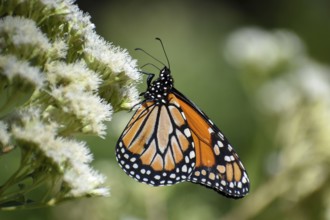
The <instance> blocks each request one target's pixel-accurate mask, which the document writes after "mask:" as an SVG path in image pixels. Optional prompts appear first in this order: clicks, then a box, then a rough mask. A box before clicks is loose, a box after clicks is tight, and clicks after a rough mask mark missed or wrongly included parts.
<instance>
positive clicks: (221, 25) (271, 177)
mask: <svg viewBox="0 0 330 220" xmlns="http://www.w3.org/2000/svg"><path fill="white" fill-rule="evenodd" d="M78 4H79V5H80V7H81V8H82V9H83V10H84V11H86V12H88V13H90V15H91V17H92V21H93V22H94V23H95V24H96V30H97V31H98V33H99V34H100V35H102V36H104V37H105V38H107V39H109V40H111V41H112V42H114V44H116V45H120V46H121V47H123V48H127V49H128V50H129V51H130V52H131V55H132V56H133V57H135V58H136V59H138V60H139V64H140V65H143V64H145V63H148V62H150V58H148V57H146V56H145V55H144V54H142V53H139V52H135V51H134V48H135V47H142V48H143V49H145V50H146V51H148V52H150V53H152V54H153V55H154V56H155V57H157V58H159V59H161V60H165V58H164V55H163V53H162V50H161V48H160V46H159V44H158V43H157V42H156V41H154V37H160V38H162V40H163V41H164V44H165V47H166V50H167V53H168V55H169V58H170V62H171V69H172V73H173V76H174V78H175V86H176V88H178V89H179V90H180V91H182V92H183V93H184V94H185V95H186V96H187V97H189V98H190V99H191V100H193V101H194V102H195V103H196V104H197V105H198V106H200V107H201V108H202V109H203V110H204V111H205V112H206V113H207V114H208V116H209V117H210V118H211V119H212V120H213V121H214V122H215V123H216V124H217V125H218V126H219V127H220V129H221V130H222V131H224V133H225V134H226V136H227V137H228V138H229V140H230V141H231V143H232V145H233V146H234V147H235V149H236V150H237V152H238V154H239V155H240V158H241V159H242V161H243V162H244V164H245V167H246V168H247V171H248V173H249V177H250V180H251V187H252V188H251V193H250V194H249V195H248V196H247V197H246V198H244V199H241V200H230V199H227V198H225V197H222V196H220V195H219V194H217V193H215V192H214V191H212V190H209V189H206V188H204V187H201V186H198V185H195V184H191V183H182V184H177V185H175V186H171V187H159V188H154V187H151V186H147V185H144V184H141V183H138V182H136V181H134V180H133V179H131V178H130V177H128V176H126V174H125V173H124V172H122V170H121V169H120V168H119V166H118V165H117V163H116V160H115V157H114V148H115V143H116V141H117V138H118V137H119V135H120V133H121V131H122V129H123V128H124V126H125V125H126V123H127V122H128V120H129V118H130V117H131V113H126V112H120V113H117V114H115V115H114V117H113V121H112V122H111V124H112V125H116V126H111V127H109V129H108V136H107V138H106V139H105V140H100V139H97V138H90V139H89V140H88V141H89V143H90V146H94V147H92V150H93V153H94V155H95V164H94V165H95V166H96V167H97V168H98V169H99V170H101V171H103V173H104V174H106V175H107V176H108V182H109V184H110V186H111V189H112V192H111V197H110V198H107V199H103V198H102V199H99V198H96V199H84V200H81V201H79V202H68V203H66V204H63V205H61V206H58V207H53V208H48V209H42V210H31V211H19V212H15V213H14V212H11V213H0V219H6V220H7V219H8V220H11V219H18V218H22V217H23V216H24V218H25V219H35V220H38V219H50V220H57V219H68V220H70V219H82V220H84V219H89V220H93V219H95V220H96V219H120V220H138V219H148V220H151V219H157V220H167V219H190V220H195V219H196V220H197V219H330V199H329V198H330V188H329V186H328V184H327V182H329V170H330V169H329V168H330V166H329V161H330V156H329V155H330V152H329V151H330V149H329V143H330V140H329V135H328V134H329V131H330V128H329V123H327V122H329V121H330V116H329V109H330V108H329V97H330V94H329V90H328V89H327V88H328V86H329V85H330V84H329V77H330V76H329V74H330V73H329V69H328V67H327V66H326V65H329V58H330V44H327V43H325V42H327V41H328V39H329V38H330V26H329V18H330V13H329V4H330V3H329V1H325V0H317V1H298V0H293V1H275V0H272V1H267V2H263V1H258V0H253V1H248V2H246V1H241V0H236V1H202V2H199V1H192V0H191V1H188V0H186V1H148V0H144V1H110V2H107V3H105V2H103V1H99V2H98V1H81V2H78ZM251 26H254V27H255V28H252V29H251V28H250V29H248V30H253V31H254V32H253V33H256V32H257V33H259V35H256V36H263V37H265V38H262V39H269V38H272V37H273V38H275V39H277V40H275V41H276V42H277V43H275V44H276V45H282V46H283V44H284V45H285V43H287V42H284V40H285V39H287V38H283V39H278V37H276V36H277V33H278V32H276V31H274V30H279V29H286V31H285V32H280V33H289V35H290V36H293V38H295V40H293V41H292V42H296V43H298V44H301V47H299V48H300V49H297V50H295V51H296V53H292V54H291V56H287V57H285V62H278V63H276V65H275V66H274V68H273V67H272V68H269V67H267V68H263V67H262V68H259V67H260V66H262V65H264V64H265V63H268V62H269V59H271V58H272V56H273V53H279V50H278V49H279V48H281V47H277V49H274V47H273V50H272V49H271V50H268V49H269V48H268V49H267V47H266V49H265V50H266V52H267V53H265V54H261V55H260V54H259V53H261V52H264V51H265V50H261V49H263V48H261V49H260V50H259V47H258V45H259V46H262V44H259V43H260V41H256V42H254V43H253V42H252V43H251V45H255V50H253V51H254V52H255V53H257V52H258V51H259V52H258V53H257V55H258V54H259V57H257V58H258V59H252V60H249V61H248V62H240V61H239V60H238V59H237V56H236V57H235V55H234V56H233V55H232V54H231V55H230V52H229V51H231V49H230V48H228V45H229V44H230V42H229V39H232V37H233V36H237V35H235V34H240V33H241V34H242V35H244V36H246V35H245V34H246V32H244V31H242V32H239V30H244V29H242V28H245V27H251ZM236 30H238V32H237V31H236ZM260 34H261V35H260ZM265 35H266V36H265ZM274 36H275V37H274ZM268 37H269V38H268ZM273 38H272V39H273ZM252 39H255V37H252ZM257 39H258V38H257ZM281 43H283V44H281ZM249 44H250V42H248V41H247V42H246V43H245V44H243V45H242V47H241V48H239V50H240V51H241V52H242V53H244V51H245V52H246V50H247V47H246V46H247V45H249ZM251 45H250V47H252V46H251ZM266 45H267V44H266ZM290 46H292V45H291V43H289V44H287V45H285V46H284V47H282V50H284V55H285V54H286V55H287V54H288V53H289V51H288V50H286V49H288V48H289V49H290V48H291V47H290ZM238 54H239V53H238ZM243 55H244V54H243ZM263 59H264V60H263ZM243 60H244V59H243ZM245 61H246V58H245ZM253 62H254V64H253ZM320 63H322V64H320ZM252 64H253V65H252ZM275 67H276V68H275ZM147 70H148V71H157V70H155V69H153V68H151V67H150V69H147ZM191 85H194V86H191ZM140 88H141V89H140V91H143V90H144V89H145V84H142V85H141V86H140ZM3 169H10V164H8V168H3Z"/></svg>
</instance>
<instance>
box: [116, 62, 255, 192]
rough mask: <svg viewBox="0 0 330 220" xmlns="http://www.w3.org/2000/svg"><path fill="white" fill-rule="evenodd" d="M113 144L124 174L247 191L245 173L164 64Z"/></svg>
mask: <svg viewBox="0 0 330 220" xmlns="http://www.w3.org/2000/svg"><path fill="white" fill-rule="evenodd" d="M148 75H149V76H148V79H147V86H148V88H147V90H146V91H145V92H144V93H142V94H141V95H143V97H144V100H143V101H142V103H141V104H140V106H139V108H138V109H137V111H136V112H135V113H134V115H133V117H132V119H131V120H130V122H129V123H128V125H127V126H126V128H125V129H124V131H123V133H122V135H121V137H120V138H119V140H118V142H117V145H116V158H117V161H118V163H119V165H120V167H121V168H122V169H123V170H124V171H125V173H126V174H128V175H129V176H131V177H132V178H134V179H136V180H137V181H139V182H143V183H146V184H149V185H153V186H163V185H173V184H176V183H179V182H183V181H188V182H193V183H198V184H201V185H203V186H206V187H209V188H212V189H214V190H216V191H217V192H219V193H221V194H223V195H225V196H227V197H231V198H241V197H243V196H245V195H246V194H247V193H248V191H249V179H248V176H247V173H246V170H245V168H244V166H243V164H242V163H241V161H240V159H239V157H238V155H237V154H236V152H235V151H234V149H233V148H232V146H231V145H230V144H229V142H228V140H227V139H226V138H225V136H224V135H223V134H222V132H221V131H220V130H219V129H218V128H217V127H216V125H214V123H213V122H212V121H211V120H210V119H209V118H208V117H207V116H206V114H205V113H204V112H203V111H201V110H200V109H199V108H198V107H197V106H196V105H195V104H194V103H193V102H191V101H190V100H189V99H188V98H186V97H185V96H184V95H183V94H181V93H180V92H179V91H178V90H176V89H175V88H174V86H173V78H172V76H171V71H170V69H169V68H168V67H166V66H165V67H164V68H163V69H162V70H160V74H159V77H158V78H157V79H155V80H153V81H152V79H153V74H148Z"/></svg>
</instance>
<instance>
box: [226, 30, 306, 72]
mask: <svg viewBox="0 0 330 220" xmlns="http://www.w3.org/2000/svg"><path fill="white" fill-rule="evenodd" d="M304 50H305V49H304V46H303V43H302V42H301V41H300V39H299V38H298V37H297V36H296V35H294V34H293V33H291V32H289V31H285V30H276V31H273V32H268V31H265V30H262V29H260V28H256V27H249V28H242V29H239V30H237V31H235V32H234V33H232V34H231V35H230V36H229V37H228V41H227V43H226V48H225V56H226V58H227V60H228V62H230V63H231V64H232V65H234V66H237V67H239V68H240V69H246V68H248V69H249V68H252V69H253V71H255V72H258V73H265V74H267V73H269V71H272V70H273V69H276V67H278V66H279V65H283V64H287V63H290V62H291V61H292V59H297V57H298V56H302V55H304Z"/></svg>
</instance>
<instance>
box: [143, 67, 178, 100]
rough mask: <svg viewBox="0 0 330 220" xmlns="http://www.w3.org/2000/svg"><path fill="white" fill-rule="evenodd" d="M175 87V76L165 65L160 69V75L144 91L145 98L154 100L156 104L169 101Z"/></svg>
mask: <svg viewBox="0 0 330 220" xmlns="http://www.w3.org/2000/svg"><path fill="white" fill-rule="evenodd" d="M172 88H173V78H172V76H171V70H170V69H169V68H168V67H166V66H165V67H164V68H163V69H161V70H160V73H159V77H158V78H157V79H156V80H154V81H153V82H151V84H150V85H149V86H148V88H147V91H146V92H145V93H144V98H145V99H146V100H147V101H154V102H155V103H156V104H158V105H159V104H161V103H163V104H165V103H167V102H168V101H167V96H168V94H169V93H170V92H171V89H172Z"/></svg>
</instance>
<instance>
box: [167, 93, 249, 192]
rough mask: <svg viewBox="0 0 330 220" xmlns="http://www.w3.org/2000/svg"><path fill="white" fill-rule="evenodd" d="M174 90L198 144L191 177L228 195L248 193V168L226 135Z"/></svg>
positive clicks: (192, 180)
mask: <svg viewBox="0 0 330 220" xmlns="http://www.w3.org/2000/svg"><path fill="white" fill-rule="evenodd" d="M173 92H174V94H175V95H176V96H177V97H178V98H179V102H180V105H181V108H182V110H183V111H184V113H185V115H186V118H187V123H188V126H189V128H190V129H191V133H192V136H193V140H194V145H195V151H196V165H195V168H194V170H193V172H192V174H191V176H189V179H188V180H189V181H191V182H194V183H198V184H201V185H204V186H207V187H210V188H212V189H214V190H216V191H218V192H219V193H222V194H224V195H225V196H228V197H233V198H240V197H243V196H244V195H246V194H247V193H248V191H249V179H248V176H247V173H246V170H245V168H244V166H243V164H242V163H241V161H240V159H239V157H238V155H237V154H236V152H235V151H234V149H233V148H232V146H231V145H230V144H229V142H228V140H227V139H226V137H225V136H224V135H223V134H222V133H221V131H220V130H219V129H218V128H217V127H216V126H215V125H214V124H213V122H212V121H211V120H210V119H209V118H208V117H207V116H206V115H205V113H204V112H202V111H201V110H200V109H199V108H198V107H197V106H196V105H195V104H194V103H192V102H191V101H190V100H188V99H187V98H186V97H185V96H184V95H182V94H181V93H180V92H178V91H177V90H175V89H174V91H173Z"/></svg>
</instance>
